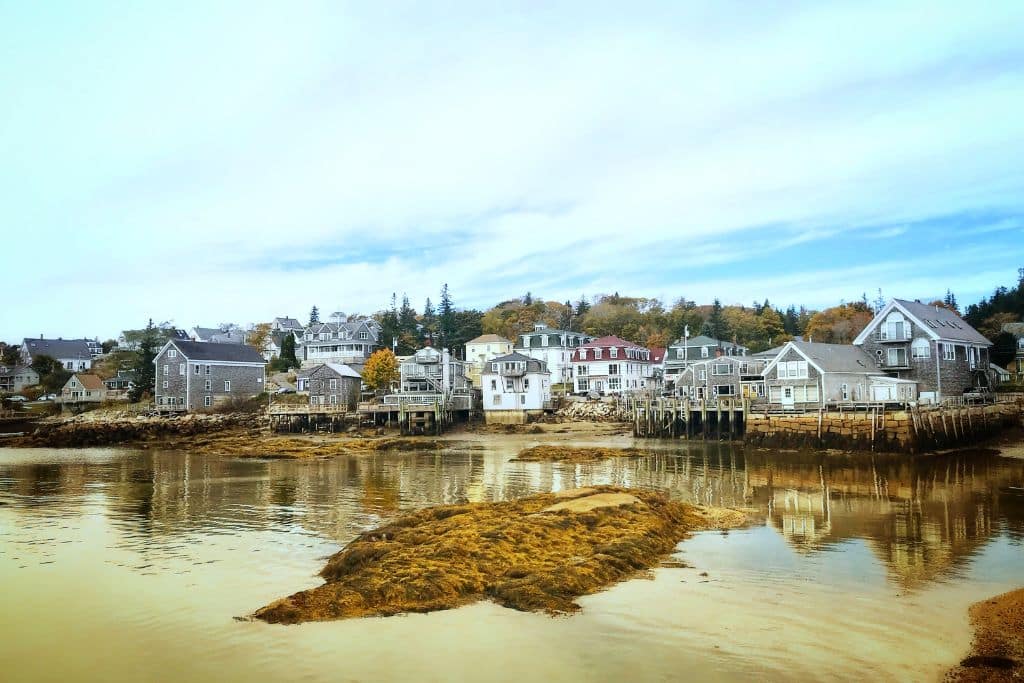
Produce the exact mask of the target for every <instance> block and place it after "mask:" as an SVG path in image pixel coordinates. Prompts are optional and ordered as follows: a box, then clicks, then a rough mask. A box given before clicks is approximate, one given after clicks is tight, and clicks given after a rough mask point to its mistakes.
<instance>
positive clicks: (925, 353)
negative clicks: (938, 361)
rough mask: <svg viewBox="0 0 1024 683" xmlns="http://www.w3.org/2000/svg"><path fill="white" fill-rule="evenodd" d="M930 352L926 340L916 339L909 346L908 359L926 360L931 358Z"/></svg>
mask: <svg viewBox="0 0 1024 683" xmlns="http://www.w3.org/2000/svg"><path fill="white" fill-rule="evenodd" d="M931 355H932V351H931V347H930V346H929V345H928V340H927V339H924V338H923V337H918V338H917V339H915V340H914V343H913V344H911V345H910V357H911V358H913V359H914V360H927V359H928V358H931Z"/></svg>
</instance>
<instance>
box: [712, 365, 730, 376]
mask: <svg viewBox="0 0 1024 683" xmlns="http://www.w3.org/2000/svg"><path fill="white" fill-rule="evenodd" d="M731 371H732V368H731V367H730V366H729V364H728V363H715V364H714V365H712V366H711V374H712V375H728V374H729V373H730V372H731Z"/></svg>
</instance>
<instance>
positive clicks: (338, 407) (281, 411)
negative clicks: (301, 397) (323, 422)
mask: <svg viewBox="0 0 1024 683" xmlns="http://www.w3.org/2000/svg"><path fill="white" fill-rule="evenodd" d="M347 412H348V406H347V405H345V404H340V403H324V404H322V405H321V404H319V403H317V404H315V405H313V404H303V403H291V404H289V403H275V404H271V405H270V406H268V408H267V414H269V415H297V414H299V415H308V414H313V413H317V414H322V413H340V414H344V413H347Z"/></svg>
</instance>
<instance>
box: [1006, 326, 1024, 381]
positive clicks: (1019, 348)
mask: <svg viewBox="0 0 1024 683" xmlns="http://www.w3.org/2000/svg"><path fill="white" fill-rule="evenodd" d="M1002 331H1003V332H1005V333H1007V334H1012V335H1013V340H1014V348H1015V349H1016V352H1015V353H1014V356H1013V360H1011V361H1010V362H1009V364H1008V366H1007V368H1006V369H1007V370H1008V371H1009V373H1010V381H1011V382H1016V383H1017V384H1022V383H1024V323H1004V324H1003V327H1002Z"/></svg>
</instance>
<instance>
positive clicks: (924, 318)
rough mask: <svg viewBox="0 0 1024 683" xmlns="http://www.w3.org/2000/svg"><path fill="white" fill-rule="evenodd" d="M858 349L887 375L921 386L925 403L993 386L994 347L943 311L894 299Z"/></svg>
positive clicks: (863, 335) (951, 313)
mask: <svg viewBox="0 0 1024 683" xmlns="http://www.w3.org/2000/svg"><path fill="white" fill-rule="evenodd" d="M853 344H854V345H855V346H857V347H859V348H861V349H863V350H864V352H865V353H867V354H868V355H869V356H870V357H871V358H873V359H874V361H875V367H877V368H879V369H881V370H883V371H884V372H885V373H886V374H888V375H890V376H892V377H896V378H898V379H907V380H912V381H914V382H916V383H917V385H918V391H919V392H920V396H921V400H922V401H929V402H937V401H941V400H942V399H944V398H948V397H951V396H961V395H963V393H964V392H965V391H968V390H971V389H973V388H975V387H989V386H991V385H992V378H991V377H990V376H989V362H990V359H989V348H990V347H991V346H992V342H990V341H989V340H988V339H986V338H985V337H983V336H982V335H981V333H979V332H978V331H977V330H975V329H974V328H973V327H971V326H970V325H968V324H967V323H966V322H964V320H963V319H962V318H961V317H960V316H959V315H957V314H956V313H955V312H954V311H951V310H949V309H948V308H943V307H942V306H929V305H927V304H922V303H921V302H919V301H903V300H902V299H893V300H892V301H890V302H889V304H888V305H887V306H885V307H884V308H883V309H882V310H881V311H879V312H878V314H877V315H876V316H875V317H874V319H872V321H871V322H870V323H868V326H867V327H865V328H864V330H863V331H862V332H861V333H860V334H859V335H857V338H856V339H854V340H853Z"/></svg>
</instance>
